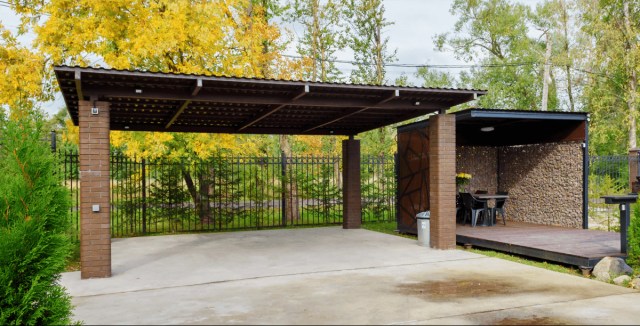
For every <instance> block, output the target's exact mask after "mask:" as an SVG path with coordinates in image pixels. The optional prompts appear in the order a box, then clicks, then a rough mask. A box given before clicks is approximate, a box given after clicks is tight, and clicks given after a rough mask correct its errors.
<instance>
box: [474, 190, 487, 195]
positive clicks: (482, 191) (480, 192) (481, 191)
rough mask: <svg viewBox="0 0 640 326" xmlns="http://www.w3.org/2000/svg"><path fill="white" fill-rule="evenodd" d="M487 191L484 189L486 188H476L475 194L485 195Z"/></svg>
mask: <svg viewBox="0 0 640 326" xmlns="http://www.w3.org/2000/svg"><path fill="white" fill-rule="evenodd" d="M488 193H489V192H488V191H486V190H476V195H486V194H488Z"/></svg>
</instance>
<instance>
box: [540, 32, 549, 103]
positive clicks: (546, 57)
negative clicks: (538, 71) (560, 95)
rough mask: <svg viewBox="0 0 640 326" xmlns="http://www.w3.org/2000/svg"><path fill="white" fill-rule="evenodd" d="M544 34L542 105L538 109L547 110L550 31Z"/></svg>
mask: <svg viewBox="0 0 640 326" xmlns="http://www.w3.org/2000/svg"><path fill="white" fill-rule="evenodd" d="M545 36H546V47H547V50H546V51H545V53H544V74H543V76H542V105H541V107H540V110H542V111H547V106H548V103H549V82H550V81H551V74H550V71H551V31H550V30H548V31H547V33H546V34H545Z"/></svg>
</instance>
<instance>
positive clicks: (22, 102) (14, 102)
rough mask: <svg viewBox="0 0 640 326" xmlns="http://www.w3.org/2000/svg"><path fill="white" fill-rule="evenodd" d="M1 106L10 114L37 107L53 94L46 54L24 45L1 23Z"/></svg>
mask: <svg viewBox="0 0 640 326" xmlns="http://www.w3.org/2000/svg"><path fill="white" fill-rule="evenodd" d="M0 72H1V75H2V77H1V78H0V107H1V108H2V109H3V110H4V111H8V113H9V114H10V116H13V117H15V116H16V115H21V114H22V113H24V112H25V111H27V110H32V109H34V108H35V107H36V106H37V104H38V102H40V101H47V100H50V99H51V98H52V92H51V91H50V87H49V86H48V85H50V84H47V83H46V82H45V81H46V80H47V79H48V78H50V77H51V76H50V75H49V74H48V73H47V70H46V69H45V60H44V58H43V57H42V56H40V55H37V54H35V53H33V52H32V51H31V50H29V49H28V48H26V47H24V46H22V45H21V44H20V43H19V42H18V40H17V38H16V35H14V34H13V33H11V32H10V31H9V30H7V29H6V28H5V27H4V26H3V25H2V24H0Z"/></svg>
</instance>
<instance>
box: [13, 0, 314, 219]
mask: <svg viewBox="0 0 640 326" xmlns="http://www.w3.org/2000/svg"><path fill="white" fill-rule="evenodd" d="M272 2H273V3H272ZM10 3H11V4H12V8H13V9H14V10H15V11H16V12H17V13H18V14H19V15H20V16H21V18H22V23H21V26H20V29H21V30H22V31H27V30H32V31H33V32H34V33H35V35H36V38H35V41H34V47H35V49H36V50H37V51H38V54H39V55H40V56H41V57H43V58H47V60H48V62H50V63H52V64H54V65H57V64H66V65H80V66H101V67H109V68H116V69H137V70H146V71H160V72H170V73H190V74H208V75H217V76H232V77H257V78H264V77H268V78H293V79H298V78H299V77H300V76H301V74H300V73H297V74H296V72H299V71H301V70H302V69H301V68H302V67H303V66H304V61H293V60H290V59H286V58H284V57H282V56H281V51H282V50H283V49H284V47H285V41H284V40H283V37H281V33H280V30H279V28H278V26H276V25H275V24H272V23H270V22H269V19H268V15H270V13H269V12H268V9H269V8H273V5H274V4H276V2H275V1H269V0H260V1H257V0H218V1H202V0H171V1H169V0H152V1H148V0H133V1H132V0H110V1H91V0H79V1H69V0H49V1H42V0H23V1H11V2H10ZM49 69H50V67H49ZM74 129H75V128H69V129H68V130H67V134H66V135H65V136H64V137H65V139H68V140H77V136H76V135H74V134H73V132H74V131H75V130H74ZM111 139H112V145H113V146H114V147H116V148H118V149H119V150H121V151H123V152H124V153H126V154H127V155H130V156H136V157H138V158H149V159H155V158H160V157H163V158H168V159H176V160H182V159H194V158H201V159H207V158H210V157H213V156H216V155H219V154H222V153H225V152H233V153H234V154H236V155H252V154H257V153H258V152H259V151H261V150H263V149H264V148H265V147H266V146H265V145H264V144H263V143H264V142H265V139H267V137H260V136H246V135H221V134H217V135H209V134H190V133H171V134H170V133H143V132H113V133H112V137H111ZM194 173H195V174H194V175H190V174H189V173H187V171H186V170H183V171H182V174H183V176H184V178H185V182H186V183H187V185H188V187H189V192H190V194H191V196H192V198H193V200H194V202H195V205H196V207H198V208H199V209H198V210H199V215H200V218H201V220H202V221H203V222H205V221H206V220H207V219H209V215H210V212H209V210H208V205H203V204H204V203H205V202H206V200H205V199H206V198H202V197H203V196H206V194H207V193H208V191H207V190H206V188H207V187H208V184H209V182H208V180H207V178H208V177H207V175H208V174H210V173H211V171H196V172H194ZM196 178H197V179H198V181H199V182H198V184H199V187H200V189H195V187H196V185H195V184H196V183H195V182H194V180H195V179H196Z"/></svg>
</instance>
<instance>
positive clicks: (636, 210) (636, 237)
mask: <svg viewBox="0 0 640 326" xmlns="http://www.w3.org/2000/svg"><path fill="white" fill-rule="evenodd" d="M632 212H633V214H631V221H630V223H629V224H630V225H629V230H628V231H627V237H628V238H627V239H628V242H627V264H629V266H631V267H633V269H635V270H640V205H638V204H635V205H633V210H632Z"/></svg>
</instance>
